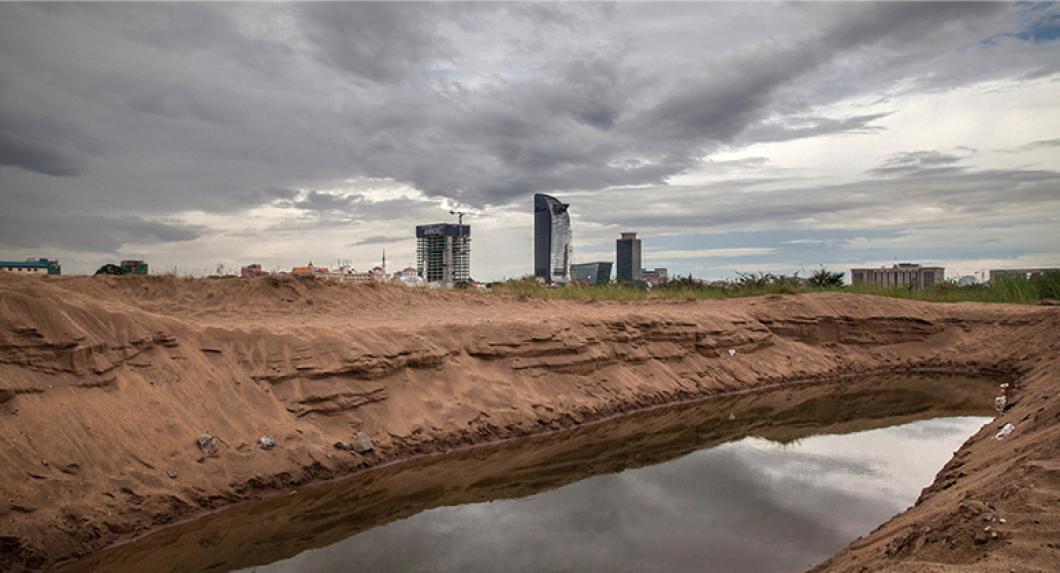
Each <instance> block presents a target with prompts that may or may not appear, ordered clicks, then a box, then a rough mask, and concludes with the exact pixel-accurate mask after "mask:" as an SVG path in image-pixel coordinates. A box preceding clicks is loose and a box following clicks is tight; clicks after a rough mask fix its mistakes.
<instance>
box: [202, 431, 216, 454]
mask: <svg viewBox="0 0 1060 573" xmlns="http://www.w3.org/2000/svg"><path fill="white" fill-rule="evenodd" d="M198 444H199V449H200V450H202V453H204V454H206V455H208V456H212V455H214V454H216V453H217V438H215V437H213V436H211V435H210V434H203V435H201V436H199V441H198Z"/></svg>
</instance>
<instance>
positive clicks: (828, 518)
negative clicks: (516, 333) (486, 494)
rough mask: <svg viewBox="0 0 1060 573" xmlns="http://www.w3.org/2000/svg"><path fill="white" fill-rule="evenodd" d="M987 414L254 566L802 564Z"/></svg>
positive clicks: (915, 485) (658, 475)
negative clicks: (267, 564)
mask: <svg viewBox="0 0 1060 573" xmlns="http://www.w3.org/2000/svg"><path fill="white" fill-rule="evenodd" d="M987 421H989V418H986V417H949V418H935V419H930V420H922V421H917V422H911V423H907V424H901V425H897V426H891V427H888V428H881V429H876V430H868V431H862V432H856V433H852V434H843V435H819V436H812V437H808V438H803V439H800V440H797V441H795V442H792V443H788V444H782V443H778V442H773V441H770V440H766V439H761V438H745V439H742V440H739V441H736V442H732V443H728V444H724V445H721V446H717V447H714V448H709V449H706V450H700V451H697V452H693V453H691V454H688V455H686V456H684V457H682V458H679V459H676V460H671V461H668V462H664V463H661V464H657V465H653V466H649V467H642V468H637V469H630V470H626V471H622V472H620V473H617V474H609V475H598V476H595V477H591V478H588V479H585V480H582V481H579V482H576V483H572V484H570V485H566V486H564V487H561V488H559V489H556V490H553V491H549V492H545V493H540V494H537V495H532V496H529V497H526V498H523V499H516V500H504V501H493V502H486V503H471V504H467V505H460V506H456V507H443V508H436V509H432V510H428V511H424V512H422V513H419V514H417V515H415V516H412V517H409V518H406V519H403V520H400V521H397V522H394V523H390V524H388V525H384V526H382V527H377V528H375V529H371V530H369V531H366V532H364V533H361V534H359V535H355V536H353V537H351V538H349V539H347V540H345V541H341V542H339V543H336V544H334V545H331V546H329V547H325V548H323V549H318V550H312V551H307V552H305V553H302V554H300V555H298V556H296V557H294V558H291V559H287V560H284V561H280V562H278V563H274V564H272V565H269V566H265V567H257V568H254V569H248V571H251V570H252V571H258V572H266V571H268V572H280V571H284V572H286V571H336V572H337V571H348V570H350V567H355V568H356V569H357V570H361V571H704V570H710V571H748V572H764V571H802V570H805V569H807V568H809V567H812V566H813V565H815V564H816V563H818V562H820V561H822V560H824V559H825V558H827V557H828V556H830V555H832V554H833V553H835V552H836V551H838V550H839V549H841V548H843V547H844V546H845V545H846V544H847V543H849V542H850V541H852V540H853V539H855V538H856V537H858V536H860V535H863V534H866V533H868V532H870V531H872V530H873V529H874V528H875V527H876V526H877V525H879V524H880V523H882V522H884V521H886V520H887V519H888V518H889V517H890V516H892V515H894V514H895V513H898V512H900V511H902V510H903V509H905V508H907V507H909V506H910V505H911V504H912V503H913V502H914V501H915V500H916V498H917V496H918V495H919V493H920V490H921V489H922V488H923V487H925V486H926V485H928V484H930V483H931V481H932V480H933V478H934V476H935V474H936V473H937V472H938V470H939V469H940V468H941V467H942V465H943V464H944V463H945V462H946V461H947V460H948V459H949V458H950V457H951V455H952V453H953V451H954V450H955V449H957V448H958V447H960V445H961V444H962V443H963V442H964V440H965V439H967V438H968V436H970V435H971V434H973V433H975V432H976V431H977V430H978V429H979V428H980V427H981V426H982V425H983V424H984V423H985V422H987Z"/></svg>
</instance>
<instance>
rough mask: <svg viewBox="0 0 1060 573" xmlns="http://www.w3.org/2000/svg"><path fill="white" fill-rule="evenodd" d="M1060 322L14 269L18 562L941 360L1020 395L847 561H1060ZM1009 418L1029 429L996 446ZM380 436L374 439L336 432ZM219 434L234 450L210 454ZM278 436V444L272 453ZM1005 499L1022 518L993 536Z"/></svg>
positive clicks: (969, 312) (10, 520)
mask: <svg viewBox="0 0 1060 573" xmlns="http://www.w3.org/2000/svg"><path fill="white" fill-rule="evenodd" d="M1058 332H1060V312H1058V310H1057V309H1055V308H1046V307H1016V306H1001V305H976V304H957V305H933V304H926V303H915V302H910V301H899V300H893V299H883V298H876V297H864V296H852V295H839V294H836V295H814V296H797V297H796V296H789V297H767V298H762V299H743V300H733V301H721V302H698V303H691V302H690V303H657V304H655V303H653V304H585V303H559V302H543V301H518V300H509V299H502V298H499V297H493V296H487V295H481V294H475V293H460V292H441V291H420V290H406V289H403V288H400V287H395V288H389V287H379V286H364V285H328V284H324V283H323V282H321V281H298V280H289V281H279V280H271V279H267V278H266V279H255V280H250V281H242V280H235V279H232V280H177V279H164V278H130V277H111V278H100V279H90V278H73V277H70V278H60V279H54V278H49V279H43V280H42V279H40V278H29V277H0V439H3V440H4V445H5V447H4V448H3V449H2V450H0V569H11V570H22V569H25V568H38V567H43V566H47V565H49V564H52V563H55V562H57V561H61V560H67V559H71V558H75V557H78V556H82V555H85V554H87V553H90V552H92V551H95V550H98V549H100V548H102V547H104V546H106V545H108V544H110V543H113V542H116V541H120V540H125V539H130V538H132V537H134V536H136V535H138V534H140V533H142V532H144V531H147V530H150V529H152V528H155V527H157V526H159V525H162V524H166V523H169V522H171V521H174V520H176V519H179V518H182V517H186V516H191V515H195V514H197V513H201V512H204V511H205V510H208V509H210V508H217V507H222V506H225V505H227V504H230V503H232V502H235V501H239V500H242V499H248V498H253V497H256V496H260V495H261V494H262V493H264V492H268V491H273V490H277V489H284V488H287V487H290V486H293V485H295V484H301V483H305V482H308V481H313V480H319V479H326V478H330V477H333V476H337V475H341V474H345V473H350V472H352V471H356V470H357V469H359V468H363V467H369V466H372V465H378V464H380V463H382V462H385V461H389V460H395V459H401V458H405V457H410V456H413V455H416V454H419V453H425V452H434V451H444V450H447V449H451V448H453V447H455V446H458V445H466V444H472V443H480V442H487V441H494V440H498V439H501V438H508V437H517V436H523V435H529V434H534V433H542V432H545V431H548V430H550V429H558V428H565V427H571V426H575V425H578V424H581V423H584V422H586V421H590V420H595V419H600V418H604V417H607V416H610V415H613V414H616V413H620V412H626V411H632V410H635V409H639V408H643V407H645V406H649V405H654V404H662V403H670V402H677V401H682V400H688V399H693V398H697V397H702V396H707V395H713V394H720V393H726V392H734V391H744V390H749V389H754V388H757V387H764V386H767V385H775V384H782V383H786V382H790V381H793V380H826V379H836V378H842V377H844V376H852V375H858V374H862V373H867V372H895V371H901V370H909V369H928V370H934V371H949V372H997V373H1005V374H1007V375H1011V376H1013V377H1014V378H1013V380H1014V384H1013V386H1012V387H1011V388H1010V389H1009V402H1010V405H1009V407H1008V410H1007V411H1006V412H1005V413H1004V414H1003V415H1002V416H1001V417H999V419H998V420H997V421H996V422H995V423H994V424H992V425H990V426H988V428H986V429H984V431H983V432H981V433H980V435H977V436H975V437H974V438H972V439H971V440H969V442H968V443H967V444H966V445H965V447H964V448H962V450H961V451H960V452H958V454H957V456H955V458H954V460H953V461H951V462H950V464H949V465H947V467H946V468H945V469H944V470H943V471H942V472H941V473H940V475H939V479H938V481H937V482H936V484H934V485H933V486H932V487H931V488H928V490H925V493H924V495H923V496H922V498H921V501H920V502H918V505H917V506H916V507H915V508H913V509H911V510H910V511H908V512H906V513H905V514H903V515H900V516H898V517H896V518H895V519H894V520H891V521H890V522H888V523H887V524H885V525H884V526H882V527H881V528H880V530H878V531H877V532H875V533H874V534H873V535H872V536H870V537H867V538H866V539H863V540H859V541H858V542H856V543H855V544H852V546H851V547H850V548H848V549H847V550H846V551H844V552H842V553H840V554H839V555H837V556H836V557H835V558H833V560H831V561H830V562H829V563H826V564H824V565H823V566H824V567H829V568H832V569H834V570H859V569H861V568H863V567H866V568H867V569H868V570H876V569H879V568H898V569H900V570H935V569H937V568H943V567H946V566H947V564H959V565H971V566H973V567H979V568H984V570H994V569H996V568H998V567H1001V568H1002V569H1000V570H1007V567H1008V566H1009V565H1011V564H1017V565H1019V567H1021V568H1022V569H1020V570H1048V566H1047V565H1046V564H1048V563H1055V562H1057V559H1056V558H1057V557H1060V551H1058V550H1057V547H1058V546H1057V545H1056V543H1057V542H1056V541H1055V540H1056V539H1060V535H1058V534H1060V512H1058V511H1057V509H1058V508H1060V456H1058V452H1057V448H1058V444H1060V430H1058V428H1060V383H1058V377H1060V374H1058V368H1057V367H1058V366H1060V364H1058V358H1057V356H1058V355H1060V340H1058V335H1057V333H1058ZM730 351H735V352H734V353H730ZM1006 422H1012V423H1013V424H1015V425H1016V430H1015V432H1013V434H1012V435H1010V436H1009V437H1008V438H1006V439H1005V440H1002V441H997V440H995V439H994V438H993V433H994V432H996V430H997V428H998V427H1000V425H1002V424H1003V423H1006ZM358 432H363V433H364V434H366V435H367V436H369V437H370V439H371V441H372V442H373V444H374V446H375V449H374V450H373V451H371V452H369V453H365V454H353V453H351V452H348V451H343V450H337V449H335V448H334V447H333V444H334V443H335V442H337V441H342V442H350V441H351V440H353V438H354V436H355V435H356V434H357V433H358ZM202 434H210V435H212V436H215V437H216V438H217V442H216V451H214V452H213V453H204V452H203V451H201V450H200V448H199V447H198V445H197V443H196V440H197V439H198V438H199V437H200V436H201V435H202ZM266 434H267V435H269V436H271V437H273V438H275V439H276V442H277V445H276V447H275V448H273V449H270V450H265V449H261V448H259V447H258V445H257V443H256V442H257V440H258V438H259V437H261V436H263V435H266ZM354 479H356V478H354ZM987 514H989V516H990V517H995V518H997V517H1005V518H1006V522H1005V523H1004V524H1001V523H1000V522H988V523H989V524H991V525H992V529H991V530H990V531H988V532H985V533H986V535H985V538H984V536H983V535H980V534H979V533H980V531H981V530H982V528H983V527H985V526H984V525H982V524H983V523H985V522H984V521H983V519H984V515H987ZM1035 520H1037V521H1035ZM991 533H998V536H997V537H994V536H992V535H991ZM1035 567H1037V569H1035Z"/></svg>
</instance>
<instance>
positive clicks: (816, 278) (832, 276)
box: [810, 267, 843, 287]
mask: <svg viewBox="0 0 1060 573" xmlns="http://www.w3.org/2000/svg"><path fill="white" fill-rule="evenodd" d="M810 284H811V285H813V286H815V287H839V286H843V273H842V272H832V271H830V270H828V269H826V268H824V267H821V268H820V269H817V271H816V272H814V273H813V274H812V275H810Z"/></svg>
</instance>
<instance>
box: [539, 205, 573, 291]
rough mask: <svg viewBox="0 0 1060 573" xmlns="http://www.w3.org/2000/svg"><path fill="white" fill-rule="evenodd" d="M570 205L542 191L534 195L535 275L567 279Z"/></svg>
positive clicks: (554, 279) (551, 278) (569, 248)
mask: <svg viewBox="0 0 1060 573" xmlns="http://www.w3.org/2000/svg"><path fill="white" fill-rule="evenodd" d="M569 208H570V205H569V204H567V203H562V202H560V200H559V199H556V198H555V197H553V196H551V195H545V194H544V193H536V194H535V195H534V275H535V276H537V277H540V278H543V279H545V280H546V281H550V282H567V281H569V280H570V265H571V259H572V258H573V255H574V252H573V250H572V248H571V232H570V214H568V213H567V209H569Z"/></svg>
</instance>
